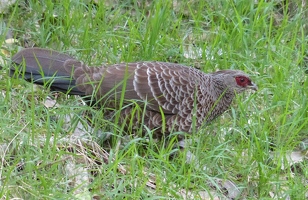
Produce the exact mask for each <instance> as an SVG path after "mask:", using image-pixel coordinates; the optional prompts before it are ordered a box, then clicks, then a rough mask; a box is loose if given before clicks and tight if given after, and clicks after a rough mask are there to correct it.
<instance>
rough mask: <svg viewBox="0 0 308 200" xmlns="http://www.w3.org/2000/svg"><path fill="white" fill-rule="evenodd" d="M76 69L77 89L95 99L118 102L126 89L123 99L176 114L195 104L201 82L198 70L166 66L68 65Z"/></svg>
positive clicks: (66, 64) (148, 63) (134, 64)
mask: <svg viewBox="0 0 308 200" xmlns="http://www.w3.org/2000/svg"><path fill="white" fill-rule="evenodd" d="M64 65H65V68H66V69H67V70H68V71H69V70H72V69H71V68H73V67H74V69H75V70H74V78H75V80H76V85H77V88H78V89H79V90H80V91H84V92H85V94H86V95H92V94H94V93H95V95H96V98H97V99H100V98H104V99H105V98H106V96H108V98H109V100H110V99H112V98H114V99H115V100H119V99H120V98H121V95H120V94H121V92H122V90H123V89H124V88H125V95H124V99H130V100H131V99H134V100H141V101H147V106H148V108H149V109H150V110H153V111H156V112H160V109H162V111H163V112H164V113H165V114H177V113H178V112H179V111H180V110H181V109H182V108H181V105H183V104H184V103H183V102H186V103H187V100H188V99H189V100H193V96H194V95H193V93H194V90H195V87H196V85H197V84H198V82H200V77H199V76H198V74H199V73H200V72H199V70H196V69H194V68H189V67H186V66H183V65H179V64H173V63H164V62H136V63H122V64H115V65H110V66H101V67H88V66H86V65H84V64H83V63H81V62H79V61H76V60H69V61H67V62H66V63H65V64H64Z"/></svg>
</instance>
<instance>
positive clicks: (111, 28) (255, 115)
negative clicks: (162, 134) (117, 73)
mask: <svg viewBox="0 0 308 200" xmlns="http://www.w3.org/2000/svg"><path fill="white" fill-rule="evenodd" d="M25 2H26V3H25ZM25 2H23V1H20V2H19V3H15V4H12V5H11V6H10V7H7V9H6V10H5V11H2V13H0V19H1V20H0V21H1V22H0V23H1V24H0V28H1V29H0V33H1V35H0V42H1V52H0V60H1V66H2V67H3V68H2V70H1V71H0V91H1V94H0V154H1V163H0V186H1V187H0V197H1V199H279V198H280V199H307V198H308V192H307V191H308V184H307V183H308V162H307V152H308V151H307V149H308V148H307V146H308V81H307V76H308V55H307V49H306V47H307V41H308V36H307V35H308V22H307V17H308V14H307V13H308V11H307V4H306V1H305V0H301V1H300V0H294V1H291V2H292V3H289V1H285V2H284V3H283V2H281V1H278V0H276V1H248V0H246V1H238V0H235V1H220V0H218V1H195V0H183V1H176V0H174V1H169V0H157V1H139V0H115V1H111V0H109V1H107V0H106V1H97V2H98V3H94V2H92V1H90V0H89V1H69V0H62V1H57V0H54V1H52V0H46V1H35V0H28V1H25ZM32 46H36V47H44V48H50V49H54V50H58V51H61V52H65V53H68V54H70V55H72V56H74V57H76V58H78V59H80V60H82V61H84V62H85V63H87V64H89V65H100V64H103V63H110V64H112V63H119V62H132V61H145V60H158V61H166V62H176V63H181V64H185V65H189V66H194V67H196V68H199V69H200V70H202V71H205V72H212V71H215V70H217V69H241V70H243V71H245V72H247V73H248V74H250V75H251V78H252V79H253V80H254V82H256V83H257V84H258V86H259V90H258V91H257V92H255V93H254V92H252V93H245V94H243V95H239V96H237V97H236V99H235V101H234V103H233V106H232V108H231V109H230V111H228V112H226V113H225V114H224V115H223V116H221V117H219V118H218V119H217V120H215V121H214V122H213V123H211V124H210V125H207V126H205V127H204V128H203V129H202V130H200V131H199V132H197V133H195V134H193V135H192V136H191V137H190V139H192V140H194V141H195V142H192V143H191V144H190V145H188V148H187V149H185V150H184V151H178V150H177V149H172V146H173V144H174V143H175V142H176V141H174V139H173V137H172V136H170V137H169V138H168V139H169V141H170V142H169V143H168V144H167V145H166V144H165V141H164V140H163V141H156V140H154V139H152V138H151V137H138V134H128V133H125V131H123V126H121V125H117V124H115V123H114V122H113V121H108V119H106V118H104V117H103V113H102V110H95V108H89V107H88V106H85V105H84V104H83V102H82V101H81V99H80V98H78V97H70V96H66V95H64V94H54V93H52V92H50V91H48V90H46V89H44V88H42V87H38V86H34V85H33V84H31V83H27V82H25V81H23V80H21V79H12V78H10V77H9V75H8V68H9V67H10V57H11V56H12V55H13V54H15V53H16V52H17V51H19V50H20V49H22V48H24V47H32ZM1 58H2V59H1ZM46 99H47V100H46ZM55 101H56V102H57V106H52V105H51V104H53V103H54V102H55ZM88 122H92V123H91V127H90V126H88V125H87V124H88ZM76 127H77V128H76ZM140 131H141V130H140ZM140 131H139V132H140ZM107 132H108V133H110V134H111V135H112V139H111V142H110V144H106V142H103V137H104V135H105V133H107ZM150 132H151V131H150V130H148V133H150ZM176 134H177V133H174V134H173V135H176ZM127 135H128V136H127ZM149 135H150V134H149ZM188 151H190V152H192V153H193V154H194V155H195V156H196V158H197V159H195V160H193V161H192V163H190V164H188V163H187V162H186V155H187V152H188ZM174 152H177V156H175V158H174V159H171V160H170V159H169V157H170V154H172V153H174Z"/></svg>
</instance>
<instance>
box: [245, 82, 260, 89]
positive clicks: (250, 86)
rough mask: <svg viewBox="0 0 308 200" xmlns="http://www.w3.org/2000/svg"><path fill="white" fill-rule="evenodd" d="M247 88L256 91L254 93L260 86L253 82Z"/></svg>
mask: <svg viewBox="0 0 308 200" xmlns="http://www.w3.org/2000/svg"><path fill="white" fill-rule="evenodd" d="M247 87H248V88H250V89H252V90H254V91H257V90H258V86H257V85H256V84H255V83H253V82H251V85H248V86H247Z"/></svg>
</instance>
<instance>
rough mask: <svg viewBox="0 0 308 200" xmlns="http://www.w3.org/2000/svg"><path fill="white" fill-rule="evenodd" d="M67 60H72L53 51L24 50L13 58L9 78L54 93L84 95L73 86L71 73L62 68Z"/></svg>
mask: <svg viewBox="0 0 308 200" xmlns="http://www.w3.org/2000/svg"><path fill="white" fill-rule="evenodd" d="M69 59H74V58H73V57H71V56H69V55H66V54H63V53H60V52H57V51H53V50H48V49H41V48H26V49H23V50H21V51H19V52H18V53H17V54H15V55H14V56H13V58H12V63H13V66H12V67H11V69H10V76H12V77H13V76H18V77H22V78H24V79H25V80H27V81H29V82H34V83H36V84H40V85H44V86H47V87H50V89H51V90H54V91H59V92H64V93H68V94H73V95H84V92H81V91H79V90H78V89H77V87H76V86H75V80H74V79H73V71H71V72H68V71H66V70H65V68H64V66H63V65H64V62H65V61H66V60H69Z"/></svg>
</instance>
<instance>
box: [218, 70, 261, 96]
mask: <svg viewBox="0 0 308 200" xmlns="http://www.w3.org/2000/svg"><path fill="white" fill-rule="evenodd" d="M213 74H214V75H215V76H216V75H217V76H221V77H220V78H221V79H222V81H223V83H224V84H225V85H226V86H227V87H228V88H230V89H231V90H233V91H235V92H236V93H241V92H244V91H245V90H248V89H252V90H255V91H257V90H258V86H257V85H256V84H255V83H253V82H252V81H251V79H250V77H249V75H247V74H245V73H244V72H242V71H240V70H221V71H217V72H214V73H213Z"/></svg>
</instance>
